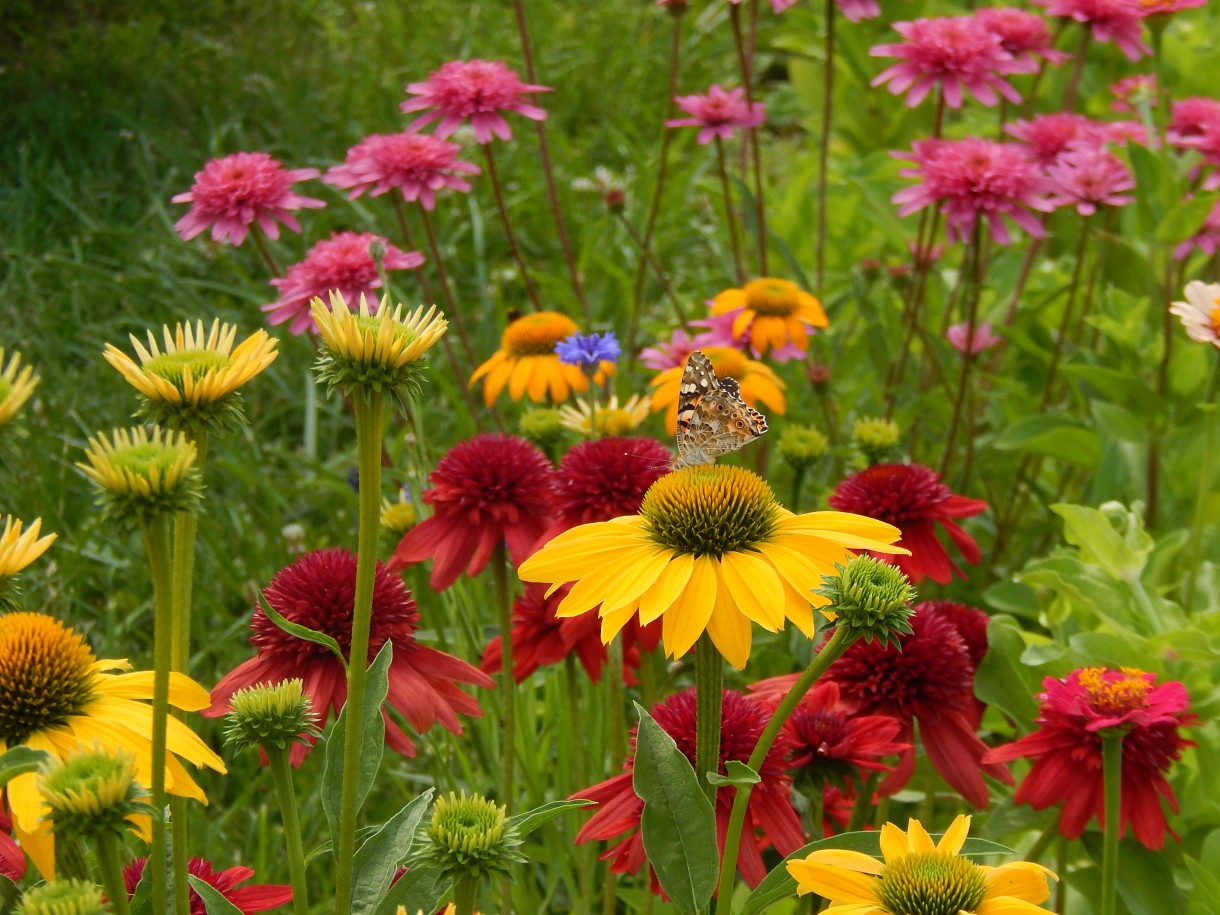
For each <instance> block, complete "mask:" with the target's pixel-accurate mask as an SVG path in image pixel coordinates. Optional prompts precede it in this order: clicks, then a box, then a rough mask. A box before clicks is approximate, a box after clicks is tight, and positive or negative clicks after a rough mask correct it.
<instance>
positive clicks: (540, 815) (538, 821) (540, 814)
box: [507, 799, 593, 839]
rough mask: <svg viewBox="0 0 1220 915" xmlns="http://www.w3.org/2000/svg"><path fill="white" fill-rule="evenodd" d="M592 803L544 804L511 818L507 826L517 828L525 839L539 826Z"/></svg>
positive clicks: (556, 802)
mask: <svg viewBox="0 0 1220 915" xmlns="http://www.w3.org/2000/svg"><path fill="white" fill-rule="evenodd" d="M592 803H593V801H586V800H582V799H577V800H573V801H551V802H550V803H549V804H543V805H542V806H541V807H535V808H534V809H533V810H527V811H526V812H525V813H519V814H517V815H516V816H515V817H509V818H508V823H507V825H508V826H513V827H516V830H517V834H518V835H519V836H521V838H523V839H524V838H525V837H526V836H528V835H529V834H530V833H531V832H533V831H534V830H535V829H537V828H538V827H539V826H542V825H544V824H546V823H549V822H550V821H551V820H553V819H555V817H557V816H559V815H560V814H561V813H567V812H568V811H569V810H576V809H578V808H580V807H588V806H590V805H591V804H592Z"/></svg>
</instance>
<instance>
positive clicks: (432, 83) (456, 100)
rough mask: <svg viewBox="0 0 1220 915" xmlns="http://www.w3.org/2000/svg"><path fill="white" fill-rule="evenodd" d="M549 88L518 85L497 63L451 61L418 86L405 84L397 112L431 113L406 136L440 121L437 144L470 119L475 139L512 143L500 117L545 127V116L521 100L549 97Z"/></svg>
mask: <svg viewBox="0 0 1220 915" xmlns="http://www.w3.org/2000/svg"><path fill="white" fill-rule="evenodd" d="M550 91H551V89H550V87H548V86H533V85H530V84H529V83H523V82H521V77H520V76H518V75H517V73H516V71H515V70H512V69H510V68H509V67H508V65H507V64H505V63H504V61H502V60H451V61H449V62H448V63H446V64H442V65H441V67H440V69H439V70H433V71H432V72H431V73H429V74H428V79H427V80H426V81H425V82H422V83H408V84H407V92H409V93H410V94H411V95H418V96H419V98H413V99H407V100H406V101H405V102H403V103H402V104H401V105H399V106H398V107H399V108H400V109H401V110H402V111H405V112H408V113H410V112H412V111H423V110H424V109H425V108H435V109H436V110H435V111H429V112H428V113H427V114H425V115H422V116H421V117H418V118H416V119H415V120H414V121H412V122H411V123H410V125H408V127H407V130H408V131H410V132H411V133H415V132H416V131H418V130H420V129H422V128H423V127H425V126H427V125H428V124H431V123H432V122H433V121H436V120H439V121H440V123H439V124H438V125H437V126H436V135H437V136H438V137H440V138H441V139H442V140H443V139H444V138H445V137H447V136H449V135H450V134H451V133H453V132H454V131H455V130H457V129H458V128H459V127H461V126H462V122H463V121H465V120H466V119H467V118H470V126H471V127H473V128H474V137H475V139H476V140H478V141H479V142H480V143H490V142H491V138H492V136H493V135H494V136H497V137H499V138H500V139H501V140H511V139H512V138H513V131H512V128H510V127H509V126H508V121H506V120H504V116H503V115H502V114H501V112H503V111H512V112H515V113H517V114H519V115H522V116H523V117H527V118H530V119H531V120H534V121H545V120H546V112H545V111H543V110H542V109H541V108H539V107H538V106H537V105H532V104H530V102H529V101H528V100H527V99H526V98H525V96H526V95H528V94H529V93H531V92H550Z"/></svg>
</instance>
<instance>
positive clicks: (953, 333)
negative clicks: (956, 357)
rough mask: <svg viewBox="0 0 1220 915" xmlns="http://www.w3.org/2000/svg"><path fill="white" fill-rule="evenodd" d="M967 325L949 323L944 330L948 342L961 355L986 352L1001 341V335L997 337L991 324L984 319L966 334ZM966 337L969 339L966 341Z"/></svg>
mask: <svg viewBox="0 0 1220 915" xmlns="http://www.w3.org/2000/svg"><path fill="white" fill-rule="evenodd" d="M968 330H969V327H968V325H966V324H965V323H962V324H950V325H949V329H948V330H947V331H945V336H946V337H948V338H949V343H950V344H951V345H952V346H953V348H954V349H955V350H957V351H958V352H959V353H961V354H962V355H963V356H977V355H978V354H979V353H982V352H986V351H987V350H989V349H991V348H992V347H993V346H995V345H996V344H997V343H1003V342H1004V338H1003V337H997V336H996V335H995V334H994V333H992V331H991V325H990V324H988V323H987V322H986V321H984V322H983V323H982V324H977V325H975V328H974V333H973V334H972V335H971V334H968V333H967V331H968ZM967 337H969V340H968V341H967Z"/></svg>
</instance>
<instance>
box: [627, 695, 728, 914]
mask: <svg viewBox="0 0 1220 915" xmlns="http://www.w3.org/2000/svg"><path fill="white" fill-rule="evenodd" d="M635 710H636V712H637V713H638V714H639V716H640V727H639V730H638V731H637V732H636V743H635V774H634V776H633V777H632V783H631V784H632V787H633V788H634V789H635V793H636V795H637V796H638V797H639V799H640V800H641V801H643V802H644V811H643V813H642V814H641V816H640V830H641V832H642V833H643V838H644V854H645V855H647V856H648V863H649V864H651V865H652V868H653V870H654V871H656V874H657V880H658V881H659V882H660V884H661V888H662V889H663V890H665V892H666V893H667V894H668V895H669V897H670V899H672V900H673V901H674V903H675V904H676V905H677V906H678V907H679V908H680V909H682V910H683V911H686V912H697V911H699V910H700V909H702V908H703V907H704V906H706V905H707V904H708V902H709V901H710V900H711V898H712V893H714V892H715V890H716V878H717V877H718V876H719V870H720V853H719V851H718V850H717V848H716V815H715V812H714V811H713V810H712V804H711V802H710V801H709V800H708V799H707V795H705V794H704V793H703V789H702V788H701V787H700V786H699V779H698V778H696V777H695V770H694V769H693V768H692V767H691V764H690V760H688V759H687V758H686V756H685V755H684V754H683V753H682V751H681V750H679V749H678V745H677V744H676V743H674V739H673V738H672V737H670V736H669V735H668V734H666V733H665V731H664V729H662V727H661V726H660V725H659V724H657V723H656V722H655V721H653V719H652V716H651V715H649V714H648V712H647V711H645V710H644V707H643V706H641V705H640V704H639V703H638V702H637V703H635Z"/></svg>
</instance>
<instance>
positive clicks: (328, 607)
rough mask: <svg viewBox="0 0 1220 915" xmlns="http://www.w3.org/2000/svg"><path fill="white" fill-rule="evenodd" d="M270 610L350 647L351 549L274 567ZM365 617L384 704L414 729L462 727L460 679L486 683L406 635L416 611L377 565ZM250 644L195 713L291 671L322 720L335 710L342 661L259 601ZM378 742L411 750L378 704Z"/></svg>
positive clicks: (464, 700) (465, 706) (466, 704)
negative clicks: (278, 621)
mask: <svg viewBox="0 0 1220 915" xmlns="http://www.w3.org/2000/svg"><path fill="white" fill-rule="evenodd" d="M263 597H264V598H266V601H267V603H268V604H270V605H271V607H273V608H274V609H275V610H276V612H278V613H280V614H281V615H282V616H284V617H286V618H287V619H289V620H291V621H292V622H294V623H300V624H301V625H303V626H308V627H309V628H310V629H314V630H317V631H319V632H324V633H326V634H327V635H329V636H330V637H331V638H333V639H334V640H335V641H336V642H338V643H339V647H340V648H341V649H342V650H343V652H344V654H345V655H346V654H348V653H349V652H350V645H351V634H352V607H353V606H354V604H355V597H356V557H355V556H354V555H352V554H351V553H349V552H348V551H347V550H343V549H329V550H315V551H314V552H312V553H306V554H305V555H304V556H302V557H300V558H299V559H298V560H297V561H296V562H294V563H293V564H292V565H290V566H288V567H287V568H285V569H281V570H280V571H279V572H278V573H276V576H275V577H274V578H273V579H272V580H271V584H269V585H268V586H267V587H266V588H265V589H264V591H263ZM372 619H373V623H372V630H371V632H370V633H369V654H368V661H369V662H371V661H372V660H373V658H375V657H376V656H377V652H378V651H379V650H380V649H381V646H382V645H384V644H385V643H386V642H387V641H388V642H390V644H391V645H392V646H393V649H394V657H393V660H392V661H391V662H390V691H389V695H388V697H387V699H386V705H387V706H389V707H391V708H393V709H394V710H395V711H397V712H398V713H399V714H400V715H402V716H403V717H404V718H406V720H407V721H408V722H409V723H410V725H411V727H412V728H414V729H415V730H416V731H418V732H420V733H423V732H424V731H427V730H428V729H429V728H430V727H432V725H433V724H435V723H437V722H440V724H442V725H443V726H444V727H445V728H446V729H448V730H450V731H452V732H453V733H454V734H460V733H462V725H461V723H460V722H459V721H458V717H457V716H458V715H470V716H471V717H475V718H477V717H480V716H482V714H483V712H482V710H481V709H480V708H479V703H478V701H477V700H476V699H474V697H472V696H470V695H468V694H466V693H464V692H463V691H462V690H461V689H459V688H458V686H457V684H459V683H470V684H473V685H475V686H482V687H490V686H491V685H492V681H491V680H490V679H489V678H488V677H487V676H486V675H485V674H483V673H481V672H480V671H478V670H477V669H475V668H474V667H472V666H471V665H469V664H467V663H466V662H465V661H463V660H461V659H459V658H455V657H453V656H452V655H448V654H445V653H444V652H443V651H437V650H436V649H435V648H428V647H426V646H424V645H420V644H419V643H418V642H416V641H415V629H416V627H417V626H418V625H419V611H418V610H417V609H416V606H415V601H414V600H413V599H412V598H411V592H410V591H408V590H407V589H406V587H404V585H403V583H402V580H401V579H400V578H399V577H398V576H396V575H393V574H391V572H390V571H389V569H387V568H386V567H385V566H384V565H382V564H381V563H378V564H377V570H376V572H375V575H374V579H373V615H372ZM250 628H251V630H252V633H253V634H252V635H251V636H250V644H251V645H253V646H254V648H255V649H257V651H258V654H257V655H256V656H255V657H253V658H251V659H250V660H248V661H245V662H243V663H242V664H239V665H238V666H237V667H235V668H234V669H233V670H232V671H230V672H229V673H228V674H226V675H225V677H224V678H223V679H222V680H221V681H220V682H219V683H217V684H216V687H215V689H213V690H212V705H211V707H210V708H208V709H207V710H205V711H204V712H203V714H204V715H206V716H208V717H211V718H214V717H216V716H218V715H223V714H225V713H226V712H228V711H229V699H230V697H231V696H232V695H233V693H234V692H236V691H237V690H239V689H244V688H246V687H250V686H256V685H258V684H261V683H278V682H280V681H282V680H288V679H291V678H293V677H299V678H300V679H301V680H303V681H304V687H305V692H306V693H307V694H308V695H309V698H310V701H311V702H312V704H313V711H314V714H315V715H316V716H317V719H318V720H317V725H318V727H321V726H322V725H323V724H324V723H325V722H326V718H327V716H328V715H329V714H330V712H332V711H333V712H334V713H335V714H336V715H338V713H339V710H340V709H341V708H342V707H343V703H344V702H345V701H346V699H347V679H346V676H345V674H344V670H343V665H342V664H340V663H339V659H338V658H336V657H335V655H334V654H333V653H332V652H331V651H330V649H328V648H326V647H324V646H322V645H318V644H316V643H314V642H307V641H305V640H304V639H299V638H297V637H296V636H293V635H289V634H288V633H287V632H285V631H284V630H283V629H280V628H279V627H278V626H276V625H275V623H273V622H272V621H271V620H270V619H269V618H268V617H267V614H266V613H265V612H264V611H263V609H262V608H261V607H259V608H257V609H256V610H255V611H254V617H253V619H252V620H251V623H250ZM382 718H383V719H385V724H386V743H387V744H388V745H389V746H390V747H391V748H393V749H394V750H396V751H398V752H399V753H402V754H403V755H405V756H414V755H415V744H414V743H412V742H411V739H410V738H409V737H407V735H406V734H405V733H404V732H403V731H402V729H401V728H399V726H398V725H397V724H395V723H394V722H393V721H392V720H391V719H390V716H389V714H388V712H387V711H386V710H385V709H382ZM309 749H310V747H309V746H308V745H306V744H302V743H297V744H294V745H293V748H292V751H291V754H290V759H291V760H292V763H293V765H295V766H299V765H300V764H301V762H302V761H303V760H304V759H305V756H306V754H307V753H308V752H309Z"/></svg>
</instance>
